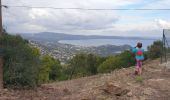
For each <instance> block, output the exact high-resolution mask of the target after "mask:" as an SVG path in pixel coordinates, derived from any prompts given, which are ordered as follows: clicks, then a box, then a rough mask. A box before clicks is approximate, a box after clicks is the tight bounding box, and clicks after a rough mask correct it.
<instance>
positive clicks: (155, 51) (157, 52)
mask: <svg viewBox="0 0 170 100" xmlns="http://www.w3.org/2000/svg"><path fill="white" fill-rule="evenodd" d="M161 55H162V42H161V41H155V42H154V43H153V44H152V45H151V46H148V58H150V59H155V58H159V57H161Z"/></svg>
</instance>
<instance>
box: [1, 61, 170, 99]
mask: <svg viewBox="0 0 170 100" xmlns="http://www.w3.org/2000/svg"><path fill="white" fill-rule="evenodd" d="M143 68H144V70H143V71H144V73H143V75H142V79H139V78H134V77H133V76H132V75H131V73H132V72H133V67H130V68H126V69H120V70H115V71H113V72H112V73H108V74H99V75H95V76H91V77H84V78H79V79H74V80H69V81H63V82H54V83H49V84H43V85H42V86H41V87H39V88H37V89H35V90H8V89H4V90H3V91H0V100H169V98H170V77H169V76H170V71H168V70H165V68H164V66H161V65H159V60H154V61H146V62H145V63H144V66H143Z"/></svg>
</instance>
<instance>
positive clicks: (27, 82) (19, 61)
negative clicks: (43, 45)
mask: <svg viewBox="0 0 170 100" xmlns="http://www.w3.org/2000/svg"><path fill="white" fill-rule="evenodd" d="M0 41H1V43H2V44H1V45H3V48H4V67H3V70H4V85H5V87H10V86H13V87H24V86H27V87H35V86H37V84H38V81H37V79H38V68H39V62H40V61H39V56H40V54H39V50H38V49H36V48H31V47H29V46H28V41H27V40H24V39H22V38H21V37H20V36H11V35H8V34H5V35H4V36H3V37H2V38H0Z"/></svg>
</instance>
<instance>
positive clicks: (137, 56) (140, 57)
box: [132, 42, 144, 75]
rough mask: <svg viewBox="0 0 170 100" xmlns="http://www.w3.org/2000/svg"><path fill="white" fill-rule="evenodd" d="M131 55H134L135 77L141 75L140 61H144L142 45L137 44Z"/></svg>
mask: <svg viewBox="0 0 170 100" xmlns="http://www.w3.org/2000/svg"><path fill="white" fill-rule="evenodd" d="M132 53H134V54H135V60H136V68H135V73H134V74H135V75H141V74H142V61H143V60H144V49H143V48H142V43H140V42H138V43H137V46H136V47H134V48H132Z"/></svg>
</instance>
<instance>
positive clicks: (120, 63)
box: [98, 51, 135, 73]
mask: <svg viewBox="0 0 170 100" xmlns="http://www.w3.org/2000/svg"><path fill="white" fill-rule="evenodd" d="M134 64H135V58H134V57H133V56H132V55H131V52H130V51H124V52H122V53H120V54H118V55H116V56H112V57H110V58H108V59H107V60H106V61H105V62H103V63H102V64H101V65H100V66H99V67H98V72H99V73H105V72H111V71H113V70H115V69H119V68H123V67H129V66H132V65H134Z"/></svg>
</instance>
